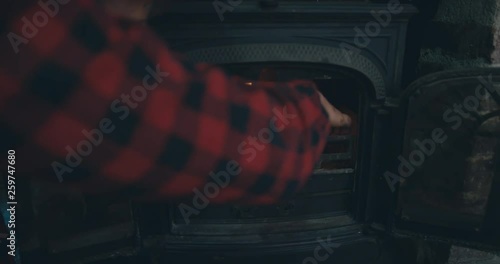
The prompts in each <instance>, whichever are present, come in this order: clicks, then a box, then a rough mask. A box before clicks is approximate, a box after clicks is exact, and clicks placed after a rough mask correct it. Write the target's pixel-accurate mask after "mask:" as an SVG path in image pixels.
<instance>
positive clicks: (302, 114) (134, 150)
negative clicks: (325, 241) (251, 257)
mask: <svg viewBox="0 0 500 264" xmlns="http://www.w3.org/2000/svg"><path fill="white" fill-rule="evenodd" d="M36 8H37V6H36V5H35V6H34V10H35V11H36V10H37V9H36ZM31 12H32V11H31ZM32 14H33V13H24V15H25V16H26V17H28V18H31V17H32ZM18 19H19V17H18ZM19 21H21V20H20V19H19ZM19 21H14V22H15V23H14V24H12V25H13V28H11V32H22V26H23V24H22V23H21V24H20V23H18V22H19ZM16 23H17V24H16ZM4 44H5V43H4V42H2V45H3V46H2V51H1V52H2V53H5V57H6V58H7V59H6V60H4V61H2V62H1V65H2V67H1V68H0V83H1V85H2V89H1V90H0V129H1V130H2V131H5V136H6V137H7V141H6V142H7V143H6V144H3V146H2V149H4V150H5V149H8V148H15V149H16V152H17V153H18V159H19V162H18V164H19V170H21V171H23V172H25V173H29V174H32V175H34V176H35V175H36V176H35V177H44V178H47V179H49V180H53V181H57V180H59V181H60V182H62V184H67V185H68V186H74V187H78V188H83V189H86V190H87V191H94V192H99V191H110V190H115V189H123V188H125V189H127V190H131V189H134V191H135V192H136V193H135V194H136V195H139V196H148V197H153V198H178V197H183V196H188V195H191V194H193V191H194V190H195V189H198V190H200V191H202V192H203V191H204V189H205V188H208V189H210V188H213V187H214V186H218V189H219V192H218V194H217V195H214V196H213V197H211V200H212V201H214V202H228V201H244V202H247V203H270V202H273V201H276V200H277V199H280V198H282V197H283V196H286V195H288V194H292V193H294V192H295V191H297V190H298V189H299V187H300V186H301V185H303V184H304V183H305V182H306V180H307V178H308V176H309V175H310V174H311V173H312V169H313V165H314V163H315V161H316V160H317V159H318V157H319V155H320V154H321V152H322V150H323V147H324V144H325V141H326V137H327V134H328V133H329V131H330V123H329V120H328V115H327V113H326V112H325V111H324V110H323V108H322V107H321V100H324V98H323V99H321V97H320V94H319V93H318V92H317V91H316V90H315V88H314V85H313V84H312V83H311V82H307V81H295V82H290V83H282V84H272V83H261V84H258V83H257V84H256V85H254V86H251V87H249V86H245V85H244V84H242V83H241V82H239V81H238V80H237V79H236V78H229V77H228V76H226V75H225V74H224V73H223V72H222V71H221V70H220V69H218V68H216V67H211V66H207V65H204V64H199V65H195V64H192V63H190V62H188V61H187V60H184V59H182V58H179V57H177V56H176V55H174V54H172V53H171V52H170V51H169V50H168V49H167V48H166V47H165V45H164V43H163V42H162V41H161V40H159V39H158V38H157V37H156V36H155V35H154V34H153V33H152V32H151V31H149V30H148V29H147V28H145V27H144V26H142V25H128V26H127V25H123V24H121V23H117V21H114V20H112V19H111V18H110V17H107V16H106V15H104V14H103V13H100V12H99V11H98V10H96V9H95V6H94V5H93V2H92V1H85V0H82V1H80V0H73V2H70V3H68V4H66V5H64V6H60V11H59V13H58V14H57V15H55V16H54V17H52V18H49V22H48V23H47V25H46V26H45V27H43V28H40V29H39V31H38V33H37V34H36V35H35V36H34V37H33V38H31V39H30V40H29V42H28V43H23V44H22V45H19V46H18V48H19V52H18V53H17V54H14V52H11V51H12V47H6V46H5V45H4ZM9 44H12V43H9ZM6 48H10V50H7V49H6ZM336 118H337V119H338V118H339V116H337V117H336ZM344 121H345V120H344ZM344 121H339V122H344ZM132 186H133V187H132Z"/></svg>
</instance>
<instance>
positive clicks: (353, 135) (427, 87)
mask: <svg viewBox="0 0 500 264" xmlns="http://www.w3.org/2000/svg"><path fill="white" fill-rule="evenodd" d="M379 2H380V1H379ZM387 2H390V3H392V4H393V5H394V3H397V1H385V2H384V3H369V2H367V1H349V2H340V1H280V2H274V1H266V2H258V1H243V2H242V3H241V4H239V5H238V6H236V7H234V9H233V10H232V11H230V12H225V13H224V21H223V22H221V21H220V20H219V16H218V15H217V14H216V13H215V11H214V8H213V5H212V2H210V1H203V2H202V1H185V2H183V3H180V4H177V5H175V6H172V8H171V9H170V11H169V13H167V14H166V15H163V16H160V17H156V18H155V19H153V20H151V21H150V24H151V26H152V27H153V28H154V29H155V30H156V31H157V32H158V34H160V35H161V36H162V37H164V38H165V40H166V41H167V42H168V43H169V46H170V47H171V48H172V49H174V50H177V51H179V52H181V53H183V54H185V55H186V56H188V57H189V58H190V59H191V60H193V61H196V62H209V63H213V64H217V65H219V66H221V67H222V68H224V69H225V70H226V71H227V72H228V73H231V74H237V75H240V76H242V77H244V78H247V79H248V80H258V79H263V78H264V79H266V80H273V81H287V80H291V79H308V80H313V81H314V82H316V84H317V86H318V87H319V89H320V90H321V91H322V92H323V93H324V94H325V96H326V97H328V99H329V100H331V101H332V103H333V104H335V105H336V106H338V107H339V108H340V109H341V110H343V111H346V112H347V113H349V114H350V115H351V117H352V118H353V120H354V125H353V127H352V128H350V129H346V130H335V131H334V132H333V133H332V135H331V136H330V137H329V140H328V145H327V147H326V148H325V150H324V153H323V155H322V156H321V160H320V161H319V162H318V164H317V166H316V168H315V171H314V173H313V176H312V177H311V179H310V181H309V182H308V184H307V185H306V186H305V188H303V189H302V190H301V191H300V192H299V193H298V194H297V195H295V196H294V197H292V198H291V199H288V200H286V201H283V202H281V203H280V204H276V205H272V206H236V205H209V206H208V207H206V208H205V209H203V210H201V212H200V214H198V215H193V216H192V217H191V219H190V222H189V223H186V221H185V220H184V218H183V217H182V215H181V214H180V211H179V204H180V202H182V201H180V202H176V203H169V204H165V203H154V204H128V203H123V202H117V201H114V200H113V199H108V200H107V202H103V200H102V198H100V197H99V198H94V200H92V199H90V198H85V197H84V198H81V197H80V198H76V199H68V198H65V199H62V198H60V197H59V196H58V197H59V198H57V199H56V201H57V203H50V202H47V201H54V199H52V200H51V199H49V198H47V199H41V198H40V197H41V196H40V193H43V196H44V197H46V196H50V192H41V191H40V190H44V189H43V188H41V187H40V186H37V187H35V188H34V189H35V192H33V195H32V196H33V197H32V198H31V199H33V200H34V201H36V203H35V204H34V207H35V208H36V210H34V211H35V213H34V219H36V221H37V223H44V222H49V223H53V225H54V226H57V227H58V228H59V229H62V231H61V232H59V233H60V234H59V233H58V234H55V233H54V232H45V231H44V230H43V228H41V229H40V230H39V231H37V232H34V233H37V234H38V235H37V237H35V238H31V237H30V238H26V239H25V243H24V245H22V246H21V248H23V249H24V250H25V251H27V253H26V255H27V256H29V255H30V254H31V255H32V256H35V257H40V256H41V255H43V256H45V257H47V255H48V256H49V257H48V258H49V259H51V260H53V261H54V263H58V261H59V262H61V263H72V262H71V261H73V260H75V259H86V260H88V261H95V260H98V259H107V258H111V257H116V256H128V255H140V254H142V253H144V252H147V253H148V254H149V253H152V254H153V255H155V256H159V258H160V259H162V258H163V260H164V261H165V263H180V262H183V263H191V262H192V261H206V262H210V261H213V262H216V263H224V262H227V263H235V262H236V261H237V262H239V263H246V262H245V261H248V262H249V263H255V262H256V261H262V259H264V260H265V262H266V263H268V262H269V261H273V262H275V263H287V264H288V263H302V261H303V260H304V259H305V258H306V257H308V256H310V255H311V254H312V252H313V251H314V249H315V248H316V247H317V246H318V243H319V242H318V240H319V239H324V240H329V241H331V242H332V243H336V245H338V246H339V250H338V252H344V255H342V254H340V255H335V254H336V253H335V254H333V255H332V257H331V258H329V259H328V261H330V262H335V263H341V262H340V261H342V260H347V263H357V262H356V261H359V262H360V263H367V261H372V260H374V259H376V258H377V256H379V255H380V247H379V240H380V238H382V237H388V236H390V237H394V236H396V237H397V236H402V237H412V238H413V237H423V238H426V239H431V240H435V241H444V242H447V243H451V242H453V243H460V244H466V245H468V246H473V247H480V248H488V249H498V248H500V239H499V237H500V232H499V228H498V223H500V214H499V212H498V209H497V208H498V206H499V202H498V201H499V197H498V193H500V192H499V190H500V180H499V179H498V175H499V174H500V169H499V168H500V162H499V159H500V158H499V155H498V153H500V151H498V150H499V149H500V140H498V137H499V134H500V133H499V132H498V131H496V130H495V129H489V128H491V127H495V125H494V124H496V123H495V122H498V123H500V120H498V114H499V111H500V91H499V88H498V87H499V86H498V84H499V81H500V71H499V70H497V69H481V70H474V71H472V70H471V71H453V72H444V73H438V74H435V75H432V76H428V77H424V78H422V79H420V80H417V81H416V82H415V83H414V84H413V85H411V86H410V87H409V88H405V87H402V85H401V75H402V74H401V73H402V64H403V59H404V54H405V39H406V26H407V23H408V20H409V19H410V17H411V16H412V15H413V14H415V13H416V9H415V8H414V7H413V6H412V5H408V4H401V10H400V12H398V14H392V15H391V17H390V23H387V24H384V25H383V24H380V23H378V22H377V21H378V20H377V19H376V18H375V17H374V16H373V12H374V11H380V10H387V9H388V4H387ZM262 3H263V4H262ZM370 23H371V24H370ZM374 23H378V24H374ZM367 25H371V26H372V27H373V26H374V25H378V26H375V27H377V28H378V29H379V30H378V29H377V28H375V29H371V30H375V31H377V34H372V33H369V34H368V35H365V36H366V38H364V39H362V37H360V36H359V33H358V30H356V28H359V29H361V30H365V27H366V28H368V27H369V26H367ZM360 43H362V44H363V46H359V44H360ZM356 44H358V45H356ZM346 45H347V46H346ZM346 47H357V48H358V49H359V52H352V51H354V49H351V48H346ZM478 76H484V77H485V78H487V79H488V76H489V77H490V79H491V80H489V79H488V80H489V81H488V82H489V83H490V84H491V85H490V86H491V87H492V88H491V87H490V93H491V94H495V91H497V92H498V94H499V95H494V96H491V97H489V98H486V99H485V98H483V99H481V101H480V105H481V107H480V108H478V109H477V111H475V112H474V114H473V115H471V116H472V117H476V119H472V118H467V119H464V120H465V121H464V123H465V124H466V125H464V126H463V127H460V128H459V129H457V131H459V133H455V132H454V131H455V130H454V129H451V130H450V129H447V130H446V131H447V133H449V135H456V136H455V137H456V140H454V141H449V142H448V144H447V145H439V146H437V147H436V148H437V149H438V150H437V151H436V154H435V155H433V156H432V157H431V159H429V160H430V161H429V162H426V163H423V165H421V166H420V167H418V168H417V169H416V171H415V172H414V173H413V174H412V175H411V177H410V178H408V179H405V181H403V182H402V184H401V187H399V181H398V182H397V184H396V183H395V184H390V183H391V182H390V181H388V178H387V177H386V176H385V175H386V174H387V171H390V172H393V173H395V172H397V171H398V166H399V165H400V164H399V163H398V160H399V159H398V156H399V155H402V156H405V155H406V156H405V157H408V155H410V154H411V153H412V151H414V150H415V144H414V143H413V142H415V139H421V140H424V139H426V138H429V137H431V138H432V133H433V132H432V131H433V129H434V128H436V127H443V128H446V127H449V124H448V123H447V122H446V120H445V121H443V119H442V118H440V115H441V113H442V112H443V111H446V108H447V107H448V106H450V105H453V104H454V103H455V102H463V100H464V98H467V96H470V95H471V94H473V93H474V89H475V88H476V87H477V86H478V84H479V83H480V82H479V81H478ZM248 85H249V86H251V85H252V83H251V82H249V83H248ZM429 120H430V121H429ZM492 123H493V125H492ZM485 124H486V125H485ZM485 131H486V132H485ZM485 138H487V139H485ZM457 140H458V141H457ZM453 142H466V144H465V143H464V144H465V145H467V146H468V148H467V147H466V148H465V149H461V150H460V151H459V152H460V155H450V154H449V153H450V152H451V153H453V151H454V149H453V145H456V144H453ZM477 142H479V143H477ZM485 142H486V143H485ZM480 143H481V144H483V145H488V146H489V148H488V149H489V152H491V153H492V154H491V155H490V156H491V157H490V156H488V157H490V158H489V159H484V160H482V161H481V162H483V163H485V164H486V163H487V164H488V166H489V167H488V169H486V170H482V171H481V173H482V174H477V175H479V176H477V175H476V176H475V178H474V179H475V180H476V182H480V183H481V186H482V187H481V188H475V189H474V188H472V187H471V186H474V185H473V184H471V183H467V180H468V179H469V180H470V177H469V178H468V176H467V175H466V173H464V172H467V170H469V171H470V170H474V168H476V167H474V164H469V165H470V166H468V167H466V168H465V169H464V170H461V171H460V170H449V169H447V168H449V167H450V166H453V164H460V163H463V162H466V161H467V160H468V157H469V156H470V155H469V154H471V153H473V152H474V151H477V147H476V148H475V146H477V144H480ZM447 153H448V154H447ZM450 162H451V163H450ZM458 172H460V173H461V174H460V175H458V174H457V173H458ZM457 175H458V176H457ZM450 179H452V180H450ZM450 181H452V182H453V181H455V182H461V183H462V184H454V185H452V184H450ZM457 186H458V187H457ZM460 186H461V187H460ZM391 189H394V190H391ZM450 189H452V190H450ZM471 189H472V190H471ZM466 191H467V192H469V193H470V192H471V191H472V192H473V193H474V191H476V194H478V195H477V196H476V197H475V198H471V199H468V200H466V201H465V202H464V200H463V199H462V200H460V199H458V198H457V197H459V196H460V195H459V194H460V193H464V192H466ZM438 194H441V196H439V195H438ZM66 197H68V196H67V195H66ZM457 201H462V202H463V203H462V204H460V202H457ZM474 201H475V202H478V203H474ZM65 203H66V204H65ZM82 204H85V206H83V205H82ZM464 204H467V206H465V207H464V206H463V205H464ZM83 207H84V208H85V210H84V209H82V208H83ZM57 208H59V209H57ZM68 208H71V210H73V212H72V211H71V210H70V209H68ZM78 208H79V209H78ZM51 210H58V211H63V212H66V213H65V214H64V215H58V216H57V217H55V218H54V215H53V214H52V215H51V214H50V212H51ZM88 210H94V211H93V212H100V213H93V214H88V213H85V212H87V211H88ZM85 215H87V216H88V215H92V217H93V218H95V219H93V221H96V224H89V221H88V219H87V220H82V219H83V218H85V217H84V216H85ZM68 222H71V224H67V223H68ZM58 223H60V224H58ZM62 223H66V224H65V225H62ZM35 226H36V225H35ZM40 226H43V225H42V224H40ZM359 250H362V252H363V254H359ZM41 252H42V253H41ZM345 252H347V253H345ZM44 254H45V255H44ZM269 263H270V262H269ZM325 263H327V262H325Z"/></svg>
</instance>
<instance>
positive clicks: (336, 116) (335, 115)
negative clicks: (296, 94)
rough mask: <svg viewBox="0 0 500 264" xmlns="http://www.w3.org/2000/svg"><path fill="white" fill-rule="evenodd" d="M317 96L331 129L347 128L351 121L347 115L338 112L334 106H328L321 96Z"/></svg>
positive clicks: (328, 103)
mask: <svg viewBox="0 0 500 264" xmlns="http://www.w3.org/2000/svg"><path fill="white" fill-rule="evenodd" d="M319 96H320V101H321V105H323V108H324V109H325V111H326V112H327V113H328V119H329V120H330V123H331V124H332V126H333V127H347V126H350V125H351V122H352V121H351V118H350V117H349V116H348V115H346V114H344V113H342V112H340V111H339V110H338V109H337V108H335V106H333V105H332V104H330V102H328V100H326V98H325V97H324V96H323V94H321V93H319Z"/></svg>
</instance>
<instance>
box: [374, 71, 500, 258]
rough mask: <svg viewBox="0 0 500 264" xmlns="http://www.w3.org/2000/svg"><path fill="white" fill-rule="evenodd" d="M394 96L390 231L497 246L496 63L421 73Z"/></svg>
mask: <svg viewBox="0 0 500 264" xmlns="http://www.w3.org/2000/svg"><path fill="white" fill-rule="evenodd" d="M401 98H402V100H401V104H400V105H401V106H402V108H403V109H405V110H407V111H406V112H405V111H403V113H404V115H405V116H404V117H402V120H401V121H402V122H401V123H400V124H401V125H402V126H404V133H403V134H404V139H403V141H402V144H401V145H398V148H399V151H398V153H394V155H392V156H393V157H392V159H393V160H392V161H391V162H390V163H388V164H389V168H388V170H387V171H386V172H385V173H384V175H383V178H384V179H385V181H386V182H387V185H388V187H389V188H388V189H389V190H391V192H392V195H393V196H394V197H396V202H395V204H394V207H393V208H392V209H394V210H393V211H394V215H393V216H392V217H391V221H390V222H392V223H391V225H392V232H393V233H394V234H396V235H402V236H418V237H422V238H424V239H431V240H441V241H447V242H450V243H455V244H461V245H465V246H470V247H475V248H481V249H487V250H488V249H490V250H500V69H498V68H484V69H468V70H454V71H444V72H439V73H435V74H432V75H428V76H425V77H423V78H421V79H419V80H417V81H415V82H414V83H413V84H411V85H410V87H408V89H407V90H405V92H404V95H403V96H402V97H401ZM396 122H397V121H396Z"/></svg>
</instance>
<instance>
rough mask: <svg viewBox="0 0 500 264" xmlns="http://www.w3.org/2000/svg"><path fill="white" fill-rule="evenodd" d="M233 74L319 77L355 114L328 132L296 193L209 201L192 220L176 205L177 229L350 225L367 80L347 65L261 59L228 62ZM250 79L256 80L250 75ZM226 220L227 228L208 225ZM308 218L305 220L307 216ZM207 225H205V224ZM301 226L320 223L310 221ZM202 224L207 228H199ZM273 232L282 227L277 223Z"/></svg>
mask: <svg viewBox="0 0 500 264" xmlns="http://www.w3.org/2000/svg"><path fill="white" fill-rule="evenodd" d="M224 68H225V70H226V71H227V72H228V73H229V74H234V75H237V76H241V77H243V78H245V79H247V80H261V81H273V82H286V81H292V80H297V79H307V80H312V81H314V82H315V84H316V86H317V88H318V89H319V90H320V91H321V92H322V93H323V95H324V96H325V97H326V98H327V99H328V100H329V101H330V102H331V103H332V104H333V105H335V107H337V108H338V109H339V110H340V111H342V112H344V113H346V114H348V115H349V116H350V117H351V119H352V120H353V122H352V126H351V127H349V128H334V129H332V132H331V134H330V136H329V137H328V140H327V144H326V147H325V149H324V151H323V154H322V155H321V158H320V160H319V161H318V162H317V163H316V165H315V169H314V172H313V175H312V176H311V177H310V179H309V181H308V183H307V184H306V185H305V186H304V188H302V190H300V191H299V192H298V193H297V194H296V195H295V196H294V197H293V198H291V199H289V200H287V201H282V202H281V203H279V204H277V205H269V206H228V205H209V206H208V207H207V208H205V209H204V210H202V211H201V212H200V213H199V214H198V215H196V216H194V215H193V216H192V218H191V219H190V224H189V226H191V227H193V225H196V226H197V228H195V229H193V228H191V227H189V226H188V225H185V224H186V223H185V221H184V218H183V216H182V214H181V213H180V212H179V210H178V209H177V206H173V207H172V211H171V213H172V216H173V217H172V226H173V228H172V229H171V232H172V233H173V234H176V233H177V234H184V235H187V234H192V235H195V234H200V233H199V232H201V233H204V234H208V233H212V234H226V233H227V234H233V235H235V234H238V233H240V232H242V233H246V232H252V231H251V230H250V229H249V230H247V229H245V228H241V226H238V227H235V228H234V229H233V228H230V226H229V225H228V224H231V223H234V224H235V225H236V224H255V223H262V224H265V223H272V222H286V221H293V222H294V223H295V224H297V223H298V222H297V221H299V222H300V221H311V220H315V221H316V220H318V219H322V220H320V221H319V222H318V223H320V225H326V226H325V227H327V226H331V225H334V226H335V225H347V224H351V223H353V218H352V214H353V211H354V210H355V209H354V208H355V191H356V181H357V180H356V178H357V175H358V172H357V163H358V162H357V161H358V155H357V153H358V151H357V149H358V139H359V133H358V131H359V126H360V121H361V116H362V112H363V106H364V104H363V102H365V100H366V98H365V96H366V93H364V91H366V88H367V87H366V84H365V83H363V82H362V81H360V79H361V78H359V76H358V75H356V73H352V72H348V70H345V71H342V70H337V69H335V70H332V69H329V70H327V69H325V68H321V67H318V66H317V65H316V66H315V67H311V68H307V67H304V65H303V64H302V65H300V66H295V65H291V64H287V65H283V64H281V65H279V64H277V65H272V63H266V64H265V65H263V64H257V63H256V64H249V63H246V64H231V65H226V66H225V67H224ZM247 85H250V86H251V85H252V81H249V83H248V84H247ZM222 223H224V228H220V229H217V228H215V229H214V228H208V227H213V225H214V224H215V225H217V224H222ZM304 223H305V222H304ZM203 225H207V229H204V228H202V226H203ZM296 228H298V229H304V228H305V229H308V228H311V229H314V228H321V227H320V226H318V225H314V224H309V223H308V224H306V223H305V225H303V226H302V225H300V224H298V225H297V226H296ZM201 230H203V231H201ZM271 232H280V228H273V230H272V231H271Z"/></svg>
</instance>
